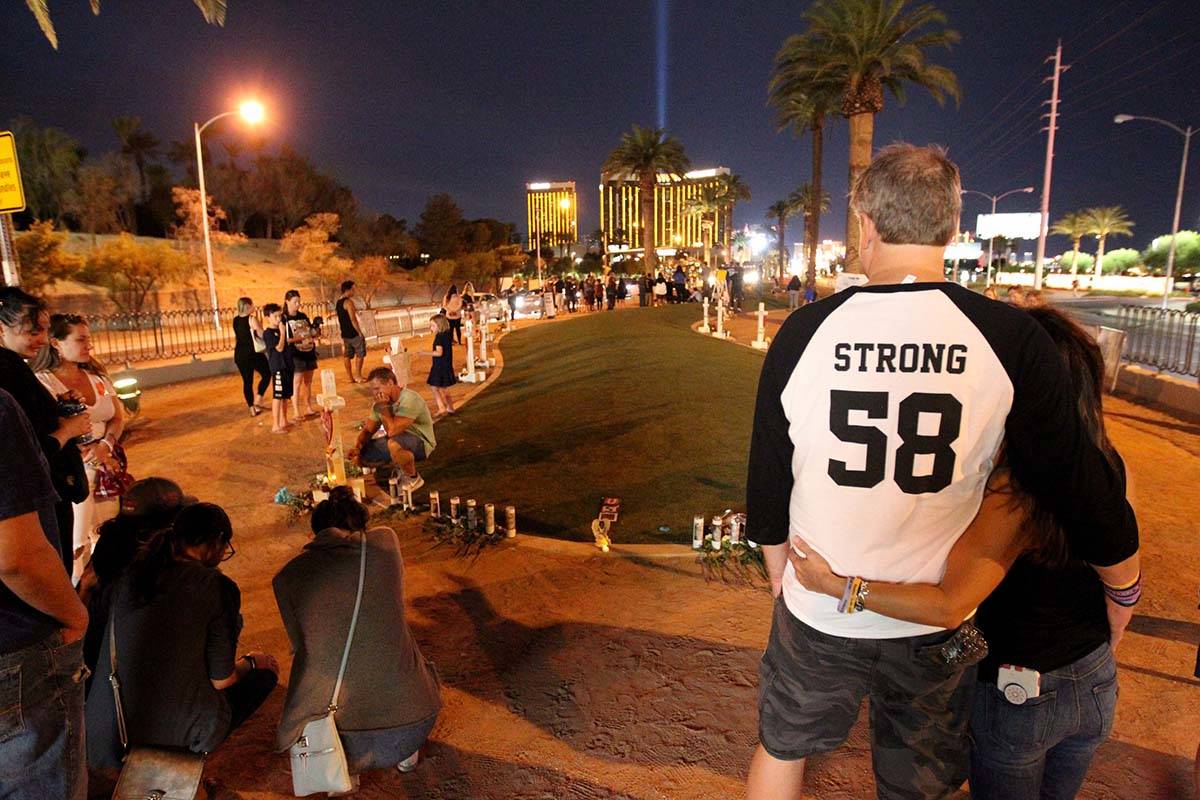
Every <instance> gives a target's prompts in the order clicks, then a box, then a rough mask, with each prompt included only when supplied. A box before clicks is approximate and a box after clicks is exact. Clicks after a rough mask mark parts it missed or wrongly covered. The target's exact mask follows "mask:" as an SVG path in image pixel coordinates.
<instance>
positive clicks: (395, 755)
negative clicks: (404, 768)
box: [341, 714, 437, 775]
mask: <svg viewBox="0 0 1200 800" xmlns="http://www.w3.org/2000/svg"><path fill="white" fill-rule="evenodd" d="M436 722H437V714H434V715H433V716H432V717H430V718H429V719H426V720H422V721H421V722H418V723H416V724H414V725H408V726H406V727H403V728H384V729H382V730H376V731H342V732H341V737H342V747H344V748H345V750H346V762H347V763H348V764H349V765H350V772H352V773H354V774H355V775H357V774H358V773H360V772H366V771H367V770H369V769H389V768H391V767H394V766H396V765H397V764H399V763H400V762H401V761H403V760H404V759H406V758H408V757H409V756H411V755H412V754H413V753H415V752H417V751H418V750H420V749H421V746H422V745H424V744H425V740H426V739H428V738H429V733H430V731H432V730H433V726H434V723H436Z"/></svg>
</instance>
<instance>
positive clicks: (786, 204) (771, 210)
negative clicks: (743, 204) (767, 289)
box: [767, 197, 797, 283]
mask: <svg viewBox="0 0 1200 800" xmlns="http://www.w3.org/2000/svg"><path fill="white" fill-rule="evenodd" d="M796 211H797V207H796V203H795V201H794V200H793V199H792V198H791V197H789V198H787V199H786V200H776V201H775V202H774V203H771V205H770V206H768V207H767V219H769V220H773V221H774V222H775V231H776V232H777V233H778V236H779V281H780V282H781V283H782V282H783V276H784V273H785V272H786V270H785V269H784V265H786V264H787V242H786V241H784V234H785V233H786V231H787V221H788V217H790V216H791V215H792V214H795V213H796Z"/></svg>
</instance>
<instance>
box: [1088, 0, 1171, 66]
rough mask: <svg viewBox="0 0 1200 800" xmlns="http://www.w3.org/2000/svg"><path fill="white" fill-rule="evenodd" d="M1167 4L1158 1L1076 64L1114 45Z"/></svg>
mask: <svg viewBox="0 0 1200 800" xmlns="http://www.w3.org/2000/svg"><path fill="white" fill-rule="evenodd" d="M1166 4H1167V0H1158V2H1157V3H1155V4H1154V5H1152V6H1151V7H1150V8H1148V9H1146V10H1145V11H1143V12H1142V13H1141V14H1139V15H1138V16H1137V17H1135V18H1134V20H1133V22H1130V23H1129V24H1128V25H1126V26H1125V27H1124V28H1121V30H1119V31H1117V32H1116V33H1114V34H1113V35H1112V36H1109V37H1108V38H1107V39H1104V40H1103V41H1101V42H1100V43H1099V44H1097V45H1096V46H1095V47H1093V48H1092V49H1091V50H1088V51H1087V52H1086V53H1084V54H1083V55H1081V56H1080V57H1079V58H1077V59H1075V63H1076V64H1078V63H1079V62H1080V61H1083V60H1084V59H1085V58H1087V57H1088V56H1090V55H1092V53H1095V52H1097V51H1098V50H1100V49H1101V48H1103V47H1106V46H1107V45H1109V44H1110V43H1112V42H1113V41H1115V40H1116V39H1118V38H1119V37H1121V36H1124V35H1125V34H1126V33H1128V32H1129V31H1131V30H1133V29H1134V28H1136V27H1137V26H1138V25H1141V24H1142V22H1144V21H1145V20H1146V18H1147V17H1149V16H1150V15H1151V14H1153V13H1154V12H1156V11H1158V10H1159V9H1160V8H1162V7H1163V6H1164V5H1166Z"/></svg>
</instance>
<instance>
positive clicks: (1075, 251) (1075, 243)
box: [1071, 239, 1079, 278]
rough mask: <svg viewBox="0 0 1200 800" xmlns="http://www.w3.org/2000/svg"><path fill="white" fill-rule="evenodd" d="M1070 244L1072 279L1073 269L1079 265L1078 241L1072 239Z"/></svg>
mask: <svg viewBox="0 0 1200 800" xmlns="http://www.w3.org/2000/svg"><path fill="white" fill-rule="evenodd" d="M1071 244H1072V246H1073V249H1072V250H1071V277H1072V278H1074V277H1075V274H1076V272H1075V267H1076V265H1077V264H1078V263H1079V239H1072V240H1071Z"/></svg>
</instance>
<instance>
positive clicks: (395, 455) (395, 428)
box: [349, 367, 437, 491]
mask: <svg viewBox="0 0 1200 800" xmlns="http://www.w3.org/2000/svg"><path fill="white" fill-rule="evenodd" d="M367 386H368V388H369V389H370V390H371V399H372V400H374V401H375V405H374V407H373V408H372V409H371V418H370V419H368V420H366V421H365V422H363V429H362V432H361V433H360V434H359V435H358V441H357V442H355V444H354V448H353V449H352V450H351V451H350V453H349V457H350V460H352V461H354V462H355V463H356V464H358V465H359V466H360V467H387V466H394V467H398V468H399V469H400V471H401V472H402V473H404V484H403V486H404V488H406V489H408V490H410V491H414V490H416V489H419V488H420V487H422V486H424V485H425V480H424V479H423V478H422V477H421V476H420V475H419V474H417V462H418V461H424V460H425V459H426V458H428V457H429V455H430V454H431V453H432V452H433V448H434V447H436V446H437V440H436V439H435V438H434V436H433V417H432V415H430V413H429V406H428V405H426V403H425V398H423V397H421V395H419V394H418V393H417V392H415V391H413V390H412V389H409V388H408V387H407V386H401V385H400V384H399V383H398V382H397V380H396V374H395V373H394V372H392V371H391V370H390V369H389V368H387V367H377V368H375V369H373V370H371V374H370V375H368V376H367ZM380 429H382V430H383V431H384V433H385V434H386V436H381V437H379V438H373V437H374V436H375V432H376V431H379V430H380Z"/></svg>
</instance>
